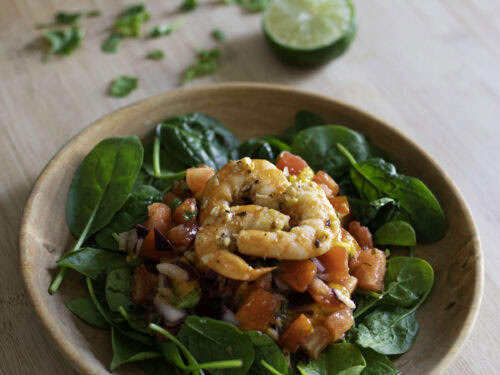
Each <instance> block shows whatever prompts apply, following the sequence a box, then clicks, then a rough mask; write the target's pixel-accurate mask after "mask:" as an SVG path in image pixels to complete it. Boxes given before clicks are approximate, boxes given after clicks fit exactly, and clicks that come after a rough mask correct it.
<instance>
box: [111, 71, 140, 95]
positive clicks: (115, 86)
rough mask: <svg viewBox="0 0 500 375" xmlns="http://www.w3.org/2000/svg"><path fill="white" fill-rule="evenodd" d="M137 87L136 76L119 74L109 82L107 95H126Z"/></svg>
mask: <svg viewBox="0 0 500 375" xmlns="http://www.w3.org/2000/svg"><path fill="white" fill-rule="evenodd" d="M136 88H137V78H135V77H129V76H121V77H118V78H116V79H115V80H114V81H113V82H111V86H110V87H109V95H111V96H114V97H116V98H121V97H124V96H127V95H128V94H130V93H131V92H132V91H134V90H135V89H136Z"/></svg>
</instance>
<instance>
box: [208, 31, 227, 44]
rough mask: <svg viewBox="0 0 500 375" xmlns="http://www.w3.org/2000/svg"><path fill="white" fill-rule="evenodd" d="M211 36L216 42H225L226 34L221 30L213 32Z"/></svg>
mask: <svg viewBox="0 0 500 375" xmlns="http://www.w3.org/2000/svg"><path fill="white" fill-rule="evenodd" d="M211 35H212V38H214V39H215V40H216V41H217V42H223V41H225V40H226V33H225V32H224V31H222V30H221V29H215V30H213V31H212V34H211Z"/></svg>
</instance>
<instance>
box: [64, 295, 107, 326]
mask: <svg viewBox="0 0 500 375" xmlns="http://www.w3.org/2000/svg"><path fill="white" fill-rule="evenodd" d="M66 306H67V307H68V309H69V310H70V311H71V312H72V313H73V314H75V315H76V316H77V317H79V318H80V319H81V320H83V321H84V322H86V323H88V324H91V325H93V326H94V327H98V328H109V324H108V322H107V321H106V320H105V319H104V318H103V317H102V315H101V313H100V312H99V310H97V308H96V307H95V305H94V302H92V299H91V298H90V297H78V298H75V299H73V300H71V301H69V302H68V303H67V304H66Z"/></svg>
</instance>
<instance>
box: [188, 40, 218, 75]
mask: <svg viewBox="0 0 500 375" xmlns="http://www.w3.org/2000/svg"><path fill="white" fill-rule="evenodd" d="M219 57H220V50H219V49H218V48H212V49H210V50H205V51H200V52H199V53H198V56H197V58H196V61H195V62H194V63H193V64H192V65H191V66H189V67H188V68H187V69H186V71H185V72H184V83H186V82H189V81H191V80H193V79H195V78H197V77H201V76H205V75H209V74H213V73H215V72H216V71H217V69H218V68H219V64H218V60H219Z"/></svg>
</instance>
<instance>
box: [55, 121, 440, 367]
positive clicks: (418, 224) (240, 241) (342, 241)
mask: <svg viewBox="0 0 500 375" xmlns="http://www.w3.org/2000/svg"><path fill="white" fill-rule="evenodd" d="M66 220H67V224H68V226H69V228H70V230H71V232H72V233H73V235H74V236H75V237H76V238H77V242H76V244H75V245H74V247H73V249H71V250H70V251H68V252H67V253H66V254H65V255H64V256H63V257H62V258H61V259H59V260H58V262H57V264H58V265H59V266H60V269H59V273H58V274H57V276H56V278H55V279H54V281H53V283H52V285H51V286H50V289H49V292H50V293H56V292H57V290H58V288H59V286H60V285H61V283H62V282H64V277H65V274H66V273H67V272H68V270H70V269H72V270H74V271H77V272H79V273H80V274H81V275H82V277H83V278H84V279H85V283H86V286H87V289H88V295H86V296H82V297H78V298H76V299H73V300H71V301H69V302H68V303H67V307H68V308H69V309H70V310H71V311H72V312H73V313H74V314H75V315H76V316H78V318H80V319H82V320H83V321H85V322H87V323H89V324H91V325H93V326H95V327H97V328H101V329H109V330H110V332H111V340H110V345H112V348H113V359H112V362H111V364H110V365H109V367H110V370H111V371H114V370H115V369H117V368H118V367H119V366H122V365H124V364H126V363H130V362H134V363H135V364H136V365H138V366H139V367H140V368H141V369H142V370H143V371H144V372H145V373H147V374H176V373H177V374H203V373H211V374H226V373H227V374H266V373H269V374H328V375H330V374H347V373H348V374H398V373H399V371H398V370H397V368H396V367H395V366H394V364H393V363H392V361H391V359H392V358H394V356H396V355H401V354H403V353H405V352H407V351H408V350H410V348H411V346H412V345H413V343H414V342H415V340H417V336H418V331H419V324H418V321H417V319H416V316H415V315H416V311H417V309H418V308H419V307H420V306H421V305H422V304H423V303H424V302H425V300H426V298H427V296H428V295H429V293H430V292H431V289H432V286H433V282H434V272H433V269H432V267H431V266H430V265H429V263H427V262H426V261H425V260H423V259H420V258H417V257H415V256H414V255H413V247H414V246H415V245H416V244H417V242H424V243H425V242H427V243H428V242H434V241H438V240H440V239H441V238H442V237H443V236H444V234H445V232H446V220H445V216H444V213H443V211H442V209H441V207H440V205H439V203H438V201H437V199H436V198H435V197H434V195H433V194H432V192H431V191H430V190H429V189H428V188H427V187H426V186H425V184H424V183H423V182H422V181H421V180H419V179H417V178H414V177H409V176H405V175H402V174H400V173H398V172H397V171H396V168H395V166H394V165H393V164H391V163H390V162H388V161H387V160H386V159H385V157H384V152H383V151H382V150H380V149H378V148H377V147H376V146H375V145H373V144H371V143H370V141H369V140H368V139H367V138H366V137H365V136H363V135H362V134H360V133H358V132H356V131H354V130H351V129H349V128H347V127H344V126H341V125H327V124H325V122H324V120H323V119H322V118H321V117H320V116H318V115H316V114H314V113H310V112H307V111H300V112H299V113H297V115H296V121H295V124H294V125H292V126H291V127H289V128H288V129H287V130H286V131H285V133H284V134H282V135H280V136H273V137H262V138H254V139H250V140H247V141H245V142H243V143H239V142H238V140H237V139H236V138H235V137H234V135H233V134H232V133H231V132H230V131H229V130H228V129H227V128H226V127H225V126H224V125H223V124H221V123H220V122H219V121H217V120H216V119H214V118H212V117H210V116H208V115H205V114H201V113H195V114H187V115H184V116H177V117H172V118H168V119H166V120H165V121H163V122H162V123H160V124H158V126H157V127H156V133H155V135H154V140H153V141H152V142H150V143H146V144H142V143H141V141H140V140H139V138H138V137H135V136H131V137H115V138H107V139H105V140H103V141H101V142H100V143H99V144H98V145H96V146H95V147H94V149H92V150H91V151H90V153H89V154H88V155H87V156H86V157H85V158H84V160H83V161H82V163H81V165H80V166H79V168H78V170H77V172H76V173H75V176H74V178H73V181H72V184H71V187H70V190H69V193H68V200H67V202H66ZM396 253H397V254H398V256H396V255H394V254H396ZM400 254H403V255H400Z"/></svg>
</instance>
